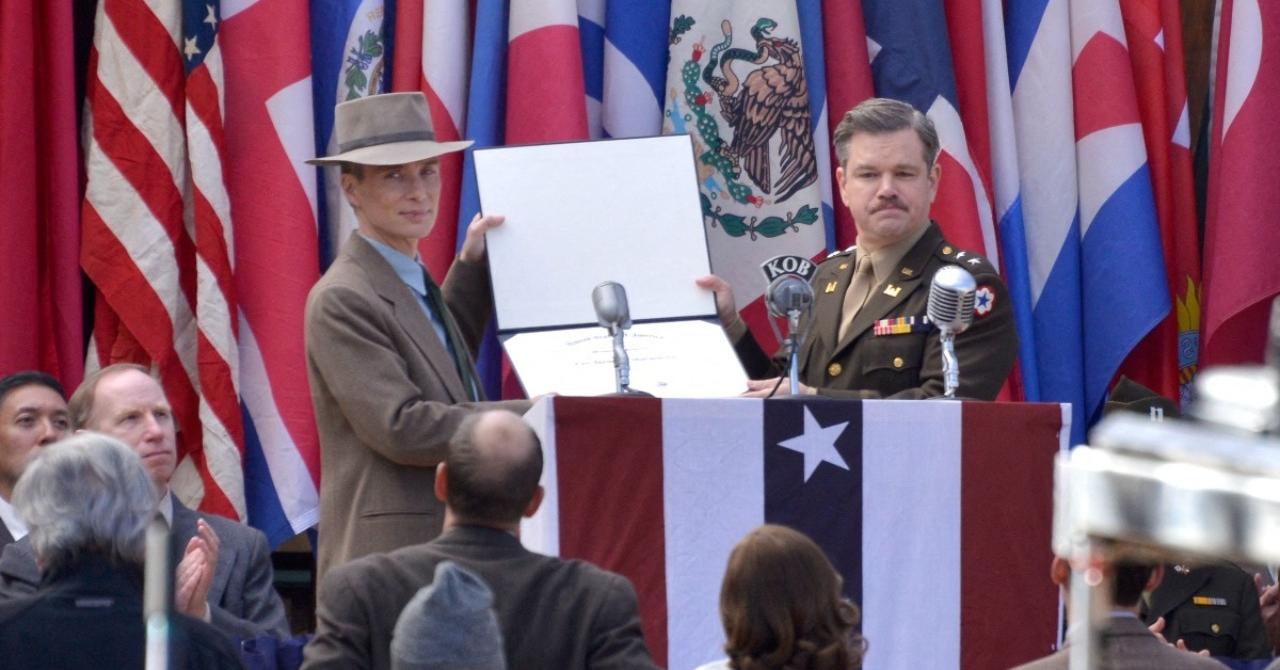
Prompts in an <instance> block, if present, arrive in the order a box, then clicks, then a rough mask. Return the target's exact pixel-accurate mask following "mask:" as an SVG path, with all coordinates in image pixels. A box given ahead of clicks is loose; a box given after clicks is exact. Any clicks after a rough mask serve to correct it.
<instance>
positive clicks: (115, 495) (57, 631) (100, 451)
mask: <svg viewBox="0 0 1280 670" xmlns="http://www.w3.org/2000/svg"><path fill="white" fill-rule="evenodd" d="M13 502H14V507H16V508H17V510H18V513H19V514H20V515H21V516H22V518H23V519H24V520H25V521H26V524H27V527H28V528H29V529H30V532H29V534H28V535H27V538H28V539H29V540H30V543H31V546H32V547H33V548H34V550H35V553H36V556H37V557H38V560H39V562H40V566H41V568H42V574H41V582H40V588H39V589H38V590H37V591H36V592H35V593H34V594H32V595H29V596H24V597H22V598H18V599H13V600H9V601H7V602H4V603H0V659H4V661H3V663H4V665H5V667H13V668H26V669H38V668H141V667H144V660H145V649H146V644H145V641H146V640H145V636H146V631H145V623H144V621H143V611H142V564H143V558H144V556H145V543H146V528H147V525H148V524H149V523H150V521H151V519H152V518H154V516H155V513H156V499H155V494H154V491H153V489H152V485H151V482H150V480H149V479H148V477H147V472H146V470H144V469H143V466H142V462H141V461H140V460H139V459H138V457H137V455H135V454H134V453H133V452H132V451H130V450H129V449H128V448H127V447H125V446H124V445H123V444H121V443H119V442H117V441H116V440H114V439H111V438H109V437H106V436H104V435H98V434H94V433H86V434H83V435H77V436H75V437H72V438H68V439H67V440H64V441H63V442H60V443H58V444H56V445H53V446H50V447H49V448H47V449H45V450H43V452H42V453H41V454H40V455H39V456H37V457H36V459H35V460H34V461H33V462H32V463H31V465H30V466H29V467H28V468H27V471H26V473H25V474H24V475H23V476H22V478H21V479H20V480H19V481H18V486H17V489H16V490H15V492H14V501H13ZM169 630H170V633H171V636H170V641H171V644H172V645H173V653H172V656H171V659H172V664H171V666H170V667H175V668H238V667H240V662H239V659H238V658H237V656H236V652H235V649H234V648H233V647H232V646H231V643H230V641H228V640H227V639H226V638H225V637H224V636H222V635H220V634H219V633H218V632H217V631H216V630H214V629H213V627H211V626H209V625H208V624H206V623H204V622H202V621H199V620H196V619H192V618H189V617H186V616H184V615H182V614H174V615H173V616H172V618H171V619H170V626H169Z"/></svg>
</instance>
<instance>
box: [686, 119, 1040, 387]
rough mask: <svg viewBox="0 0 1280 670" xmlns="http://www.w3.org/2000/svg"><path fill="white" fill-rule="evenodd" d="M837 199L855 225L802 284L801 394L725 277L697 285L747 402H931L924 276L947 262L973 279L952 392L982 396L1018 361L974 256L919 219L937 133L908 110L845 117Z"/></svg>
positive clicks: (935, 170) (1007, 320)
mask: <svg viewBox="0 0 1280 670" xmlns="http://www.w3.org/2000/svg"><path fill="white" fill-rule="evenodd" d="M832 144H833V145H834V146H835V149H836V155H837V157H838V158H839V160H840V167H838V168H836V180H837V181H838V182H839V184H840V198H841V200H842V201H843V202H844V204H845V206H846V207H848V208H849V213H850V214H851V215H852V216H853V221H854V224H855V225H856V226H857V229H858V245H857V247H850V248H849V249H846V250H844V251H840V252H836V253H833V254H831V255H829V256H828V257H827V259H826V260H825V261H823V263H822V264H821V265H819V266H818V269H817V271H816V273H815V274H814V276H813V279H812V280H811V283H812V285H813V289H814V303H813V309H812V311H811V316H810V317H809V318H807V319H806V320H804V321H802V322H801V330H802V331H803V332H805V333H806V336H805V340H804V343H803V344H802V345H801V349H800V353H799V362H800V383H801V388H800V389H791V388H790V383H789V381H788V380H787V379H785V377H784V378H782V379H778V378H777V374H778V373H779V372H781V371H782V370H783V369H784V368H783V367H782V366H781V365H775V364H774V363H773V362H772V361H771V360H770V359H769V357H768V356H767V355H766V354H765V353H764V351H763V350H762V349H761V348H760V346H759V344H758V343H757V342H756V341H755V338H753V337H752V336H751V333H750V332H749V331H748V330H747V327H746V325H745V324H744V323H743V322H742V320H741V319H740V318H739V317H738V312H737V306H736V305H735V303H734V299H733V291H732V288H731V287H730V286H729V284H728V283H727V282H725V281H724V280H723V279H721V278H719V277H717V276H715V275H708V276H706V277H701V278H699V279H698V285H699V286H702V287H703V288H707V289H711V290H713V291H715V293H716V311H717V312H718V313H719V316H720V320H721V323H722V324H723V325H724V327H725V330H726V331H727V332H728V333H729V337H730V339H732V340H733V342H734V346H735V348H736V349H737V352H738V358H739V359H740V360H741V361H742V364H743V367H745V368H746V370H747V374H748V376H750V377H751V379H752V381H751V382H749V384H748V389H749V391H748V393H747V395H752V396H765V395H769V394H770V393H772V392H773V391H774V388H775V387H777V389H778V390H777V393H779V394H787V393H794V394H821V395H826V396H834V397H841V398H926V397H931V396H938V395H942V393H943V390H944V380H943V370H942V355H941V352H942V344H941V339H940V335H939V331H938V330H937V329H936V328H934V327H933V325H932V324H930V323H928V322H927V319H925V316H926V306H927V305H928V301H929V287H930V284H931V283H932V281H933V275H934V273H935V272H937V271H938V269H939V268H941V267H943V266H946V265H956V266H959V267H961V268H964V269H965V270H967V271H969V273H971V274H972V275H973V276H974V279H975V280H976V281H977V286H978V288H977V294H976V296H975V305H974V319H973V325H971V326H970V327H969V329H968V330H966V331H965V332H964V333H962V334H960V335H959V336H957V337H956V341H955V349H956V357H957V359H958V361H959V368H960V386H959V389H958V390H957V395H959V396H963V397H969V398H979V399H984V400H991V399H994V398H995V397H996V394H997V393H999V391H1000V387H1001V386H1002V385H1003V384H1004V381H1005V378H1006V377H1008V375H1009V371H1010V370H1011V369H1012V367H1013V362H1014V359H1015V357H1016V356H1017V348H1018V337H1017V333H1016V331H1015V330H1014V323H1013V310H1012V307H1011V305H1010V301H1009V293H1008V290H1007V289H1006V288H1005V285H1004V282H1003V281H1001V279H1000V277H999V275H998V274H997V272H996V269H995V268H994V267H993V266H992V265H991V263H989V262H988V261H987V260H986V259H984V258H982V257H981V256H979V255H977V254H974V253H971V252H968V251H963V250H961V249H959V248H957V247H955V246H954V245H952V244H950V243H949V242H947V240H946V239H944V238H943V237H942V232H941V231H940V230H939V229H938V226H937V224H935V223H933V222H932V221H930V220H929V207H930V206H931V205H932V204H933V199H934V196H935V195H937V191H938V180H939V178H940V177H941V174H942V172H941V170H942V168H941V166H940V165H939V164H938V151H939V143H938V133H937V131H936V130H935V129H934V127H933V122H932V121H930V120H929V119H928V117H926V116H925V115H924V114H921V113H920V112H919V111H917V110H916V109H915V108H913V107H912V106H911V105H909V104H907V103H905V102H900V101H897V100H890V99H886V98H872V99H870V100H867V101H864V102H863V103H861V104H859V105H858V106H857V107H854V108H853V109H852V110H850V111H849V112H848V113H846V114H845V116H844V119H842V120H841V122H840V125H839V126H837V127H836V131H835V136H834V137H833V139H832Z"/></svg>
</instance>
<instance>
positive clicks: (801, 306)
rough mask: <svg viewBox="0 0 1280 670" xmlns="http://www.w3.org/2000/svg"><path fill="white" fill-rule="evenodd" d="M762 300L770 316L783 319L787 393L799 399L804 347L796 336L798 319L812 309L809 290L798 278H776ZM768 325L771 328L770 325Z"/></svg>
mask: <svg viewBox="0 0 1280 670" xmlns="http://www.w3.org/2000/svg"><path fill="white" fill-rule="evenodd" d="M764 296H765V303H767V304H768V306H769V314H770V315H772V316H775V317H777V316H785V317H786V318H787V339H786V351H787V362H788V365H787V368H788V375H787V378H788V380H789V381H790V382H791V393H792V394H795V395H799V393H800V346H801V345H802V344H803V343H804V334H803V333H801V332H800V317H801V315H804V314H807V313H808V312H809V309H810V308H812V307H813V286H811V285H810V284H809V281H808V280H807V279H805V278H804V277H801V276H799V275H794V274H783V275H778V276H777V277H775V278H774V280H773V281H771V282H769V288H767V289H765V293H764ZM769 323H770V324H772V323H773V321H770V322H769Z"/></svg>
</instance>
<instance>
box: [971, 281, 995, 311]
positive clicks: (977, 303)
mask: <svg viewBox="0 0 1280 670" xmlns="http://www.w3.org/2000/svg"><path fill="white" fill-rule="evenodd" d="M995 307H996V290H995V289H994V288H992V287H991V286H990V285H989V284H981V285H979V286H978V290H977V291H974V294H973V313H974V314H976V315H978V316H979V317H983V316H986V315H988V314H990V313H991V310H993V309H995Z"/></svg>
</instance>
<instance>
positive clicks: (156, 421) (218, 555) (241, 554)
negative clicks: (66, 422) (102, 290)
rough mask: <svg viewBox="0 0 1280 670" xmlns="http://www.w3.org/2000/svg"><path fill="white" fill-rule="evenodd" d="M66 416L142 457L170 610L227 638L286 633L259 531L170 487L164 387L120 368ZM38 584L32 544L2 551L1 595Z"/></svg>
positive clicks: (87, 386)
mask: <svg viewBox="0 0 1280 670" xmlns="http://www.w3.org/2000/svg"><path fill="white" fill-rule="evenodd" d="M70 411H71V420H72V423H73V424H75V426H76V428H77V429H82V430H88V431H96V432H100V433H104V434H106V435H110V436H112V437H115V438H117V439H119V440H120V441H122V442H124V443H125V444H126V445H128V446H130V447H132V448H133V450H134V451H135V452H136V453H137V454H138V456H139V457H141V458H142V464H143V466H144V467H146V469H147V472H148V474H150V476H151V480H152V484H153V485H154V487H155V490H156V494H157V495H158V497H159V501H160V502H159V505H158V509H159V512H160V514H161V515H162V516H163V517H164V519H165V520H166V521H167V522H168V523H169V525H170V533H171V537H172V538H173V545H172V550H171V556H170V564H171V565H174V566H177V567H176V568H175V570H174V572H175V578H174V589H173V591H174V607H175V609H177V610H178V611H179V612H182V613H184V614H187V615H189V616H192V617H194V618H197V619H203V620H204V621H208V622H210V623H212V624H213V625H214V627H216V628H218V629H219V630H221V631H223V632H224V633H226V634H227V635H228V636H230V637H239V638H253V637H257V636H258V635H264V634H265V635H280V636H286V635H288V634H289V625H288V622H287V621H286V620H285V616H284V604H283V602H281V600H280V596H279V595H278V594H277V593H276V591H275V587H274V585H273V571H272V567H271V551H270V549H269V547H268V546H267V539H266V537H265V536H264V535H263V534H262V532H261V531H259V530H257V529H254V528H250V527H248V526H245V525H244V524H240V523H237V522H235V521H231V520H229V519H224V518H222V517H220V516H216V515H207V514H202V513H200V512H196V511H193V510H191V509H189V508H187V507H186V506H185V505H183V504H182V503H181V502H180V501H179V500H178V499H177V497H176V496H174V495H173V492H172V491H171V490H170V489H169V479H170V478H171V477H172V476H173V470H174V467H175V466H176V462H177V438H176V434H175V426H174V422H173V413H172V411H171V410H170V408H169V401H168V400H167V399H166V397H165V394H164V389H163V388H161V386H160V383H159V382H158V381H156V379H155V378H153V377H152V376H151V375H150V374H149V373H148V372H147V370H146V368H143V367H141V366H138V365H133V364H129V363H119V364H116V365H111V366H108V367H105V368H102V369H101V370H98V371H96V372H93V373H90V374H89V375H87V376H86V377H85V380H84V382H83V383H81V384H80V387H79V388H77V389H76V391H75V393H73V394H72V396H71V403H70ZM39 582H40V572H39V569H38V568H37V567H36V561H35V552H34V551H33V548H32V546H31V545H30V543H27V542H16V543H14V544H12V545H10V546H8V547H6V548H5V550H4V553H3V554H0V593H2V594H3V595H5V596H13V595H21V594H25V593H30V592H32V591H34V590H35V588H36V587H37V586H38V585H39Z"/></svg>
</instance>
